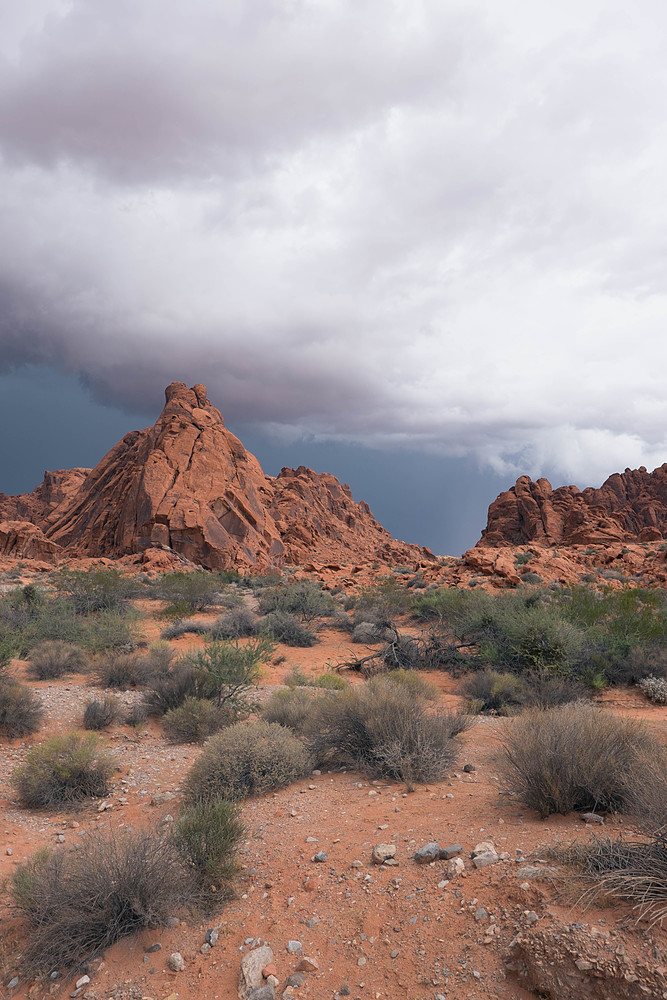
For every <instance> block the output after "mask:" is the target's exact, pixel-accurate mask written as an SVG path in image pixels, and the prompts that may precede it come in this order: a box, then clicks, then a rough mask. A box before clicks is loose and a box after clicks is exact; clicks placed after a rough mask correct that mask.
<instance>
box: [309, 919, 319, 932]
mask: <svg viewBox="0 0 667 1000" xmlns="http://www.w3.org/2000/svg"><path fill="white" fill-rule="evenodd" d="M319 922H320V918H319V917H311V918H310V920H306V927H307V928H308V930H311V931H312V929H313V927H315V926H316V925H317V924H319Z"/></svg>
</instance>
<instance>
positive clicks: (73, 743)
mask: <svg viewBox="0 0 667 1000" xmlns="http://www.w3.org/2000/svg"><path fill="white" fill-rule="evenodd" d="M112 773H113V764H112V763H111V760H110V758H109V757H108V756H107V755H106V754H105V753H104V751H103V750H101V749H100V746H99V743H98V741H97V737H96V736H95V735H94V734H93V733H89V734H87V735H85V736H82V735H80V734H79V733H66V734H65V735H63V736H51V737H50V738H49V739H48V740H45V741H44V743H40V744H39V745H38V746H35V747H33V748H32V749H31V750H29V751H28V754H27V756H26V761H25V764H22V765H21V766H20V767H17V768H16V770H15V771H14V773H13V774H12V778H11V781H12V785H13V786H14V789H15V790H16V793H17V794H18V797H19V800H20V801H21V804H22V805H24V806H27V807H28V808H32V809H39V808H45V807H47V806H54V805H55V806H57V805H68V804H70V803H74V802H80V801H81V800H83V799H86V798H91V797H94V796H99V795H106V792H107V782H108V780H109V778H110V776H111V774H112Z"/></svg>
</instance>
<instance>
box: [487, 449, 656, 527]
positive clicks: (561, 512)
mask: <svg viewBox="0 0 667 1000" xmlns="http://www.w3.org/2000/svg"><path fill="white" fill-rule="evenodd" d="M665 534H667V464H665V465H661V466H660V468H658V469H655V470H654V471H653V472H647V471H646V469H645V468H644V467H643V466H642V468H640V469H635V470H630V469H626V470H625V472H623V473H616V474H614V475H613V476H610V477H609V479H607V480H606V482H605V483H604V484H603V485H602V486H601V487H600V488H599V489H593V488H592V487H588V488H587V489H585V490H583V491H580V490H579V489H577V487H576V486H561V487H560V488H559V489H556V490H554V489H552V488H551V484H550V483H549V481H548V480H547V479H538V480H537V482H533V481H532V480H531V479H530V478H529V477H528V476H521V478H520V479H517V481H516V485H515V486H513V487H512V488H511V489H510V490H507V492H506V493H501V494H500V496H499V497H498V498H497V499H496V500H494V502H493V503H492V504H491V506H490V507H489V515H488V521H487V526H486V528H485V530H484V531H483V532H482V537H481V539H480V541H479V542H478V543H477V545H478V546H489V545H490V546H507V545H525V544H527V543H530V544H533V545H541V546H549V545H600V544H603V545H608V544H610V543H614V542H637V541H639V542H644V541H647V542H648V541H656V540H659V539H661V538H662V537H663V536H664V535H665Z"/></svg>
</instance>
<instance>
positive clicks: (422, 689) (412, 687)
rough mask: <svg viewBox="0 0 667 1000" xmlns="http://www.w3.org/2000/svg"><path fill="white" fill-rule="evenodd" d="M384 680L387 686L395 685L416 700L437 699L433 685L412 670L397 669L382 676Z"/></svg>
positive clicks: (436, 692) (436, 691) (436, 690)
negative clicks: (406, 691)
mask: <svg viewBox="0 0 667 1000" xmlns="http://www.w3.org/2000/svg"><path fill="white" fill-rule="evenodd" d="M383 678H384V680H385V681H386V682H387V683H388V684H397V685H398V686H399V687H402V688H405V689H406V690H408V691H410V693H411V694H413V695H414V696H415V697H416V698H425V699H426V700H427V701H435V700H436V698H437V697H438V689H437V687H436V686H435V684H431V682H430V681H427V680H425V679H424V678H423V677H421V676H420V674H418V673H415V671H414V670H403V669H402V668H400V667H399V668H398V669H396V670H390V671H389V672H388V673H386V674H383Z"/></svg>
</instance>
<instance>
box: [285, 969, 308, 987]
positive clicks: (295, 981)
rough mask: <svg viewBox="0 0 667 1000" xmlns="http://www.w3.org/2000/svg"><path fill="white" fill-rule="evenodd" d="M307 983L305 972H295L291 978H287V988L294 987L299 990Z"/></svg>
mask: <svg viewBox="0 0 667 1000" xmlns="http://www.w3.org/2000/svg"><path fill="white" fill-rule="evenodd" d="M305 982H306V976H305V975H304V974H303V972H293V973H292V975H291V976H288V977H287V980H286V982H285V986H294V987H296V989H299V987H300V986H303V984H304V983H305Z"/></svg>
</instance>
